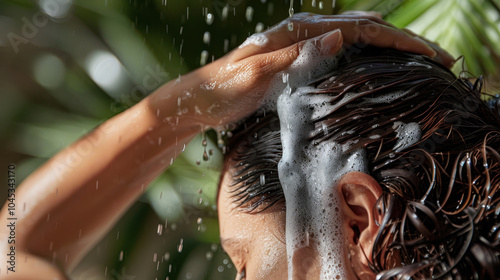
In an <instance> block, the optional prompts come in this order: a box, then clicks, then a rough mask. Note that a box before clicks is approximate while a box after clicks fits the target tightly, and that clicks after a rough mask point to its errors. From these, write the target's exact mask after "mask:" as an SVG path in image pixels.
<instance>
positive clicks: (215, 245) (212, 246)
mask: <svg viewBox="0 0 500 280" xmlns="http://www.w3.org/2000/svg"><path fill="white" fill-rule="evenodd" d="M217 247H218V246H217V244H212V245H211V246H210V249H212V251H213V252H215V251H217Z"/></svg>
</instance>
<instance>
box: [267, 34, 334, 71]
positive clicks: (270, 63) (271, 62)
mask: <svg viewBox="0 0 500 280" xmlns="http://www.w3.org/2000/svg"><path fill="white" fill-rule="evenodd" d="M343 42H344V40H343V36H342V32H341V31H340V30H339V29H336V30H333V31H330V32H328V33H326V34H323V35H320V36H317V37H315V38H311V39H309V40H304V41H300V42H298V43H295V44H293V45H291V46H288V47H285V48H283V49H280V50H277V51H274V52H270V53H266V54H261V55H259V56H258V59H259V61H260V63H261V65H260V69H262V71H263V72H262V74H263V75H274V74H276V73H278V72H280V71H283V70H286V69H287V68H288V67H289V66H290V65H291V64H292V63H293V62H294V61H296V60H297V58H298V57H299V55H301V53H303V52H311V51H312V52H314V54H313V53H308V54H305V55H313V56H315V57H332V55H335V54H337V53H338V52H340V51H341V49H342V45H343ZM306 45H307V46H306ZM311 46H314V48H311Z"/></svg>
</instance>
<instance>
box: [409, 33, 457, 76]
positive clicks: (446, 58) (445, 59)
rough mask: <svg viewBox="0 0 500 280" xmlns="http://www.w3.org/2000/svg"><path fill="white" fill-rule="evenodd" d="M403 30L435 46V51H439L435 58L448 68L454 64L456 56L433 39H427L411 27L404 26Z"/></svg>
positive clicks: (432, 46)
mask: <svg viewBox="0 0 500 280" xmlns="http://www.w3.org/2000/svg"><path fill="white" fill-rule="evenodd" d="M403 30H404V31H405V32H406V33H408V34H410V35H411V36H413V37H417V38H420V39H421V40H423V41H425V43H427V45H429V46H430V47H431V48H433V49H434V51H436V53H437V55H436V57H435V58H434V59H435V60H436V61H437V62H439V63H441V64H443V65H444V66H446V67H448V68H451V67H452V66H453V64H454V63H455V58H454V57H453V56H452V55H451V54H450V53H448V52H447V51H445V50H444V49H442V48H441V47H440V46H439V44H438V43H436V42H432V41H430V40H428V39H426V38H425V37H422V36H420V35H418V34H416V33H414V32H413V31H411V30H410V29H407V28H403Z"/></svg>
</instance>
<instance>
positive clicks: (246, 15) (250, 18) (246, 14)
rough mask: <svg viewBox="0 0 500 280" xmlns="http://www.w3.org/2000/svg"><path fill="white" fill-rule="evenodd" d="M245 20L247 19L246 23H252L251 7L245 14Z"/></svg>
mask: <svg viewBox="0 0 500 280" xmlns="http://www.w3.org/2000/svg"><path fill="white" fill-rule="evenodd" d="M245 18H246V19H247V21H248V22H252V19H253V7H251V6H248V7H247V10H246V12H245Z"/></svg>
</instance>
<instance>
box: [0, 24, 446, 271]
mask: <svg viewBox="0 0 500 280" xmlns="http://www.w3.org/2000/svg"><path fill="white" fill-rule="evenodd" d="M288 22H289V20H287V21H285V22H283V23H281V24H279V25H277V26H276V27H274V28H272V29H270V30H268V31H266V32H265V33H264V34H265V36H266V37H267V38H268V41H267V43H266V44H264V45H261V46H257V45H254V44H248V45H246V46H244V47H241V48H239V49H236V50H235V51H233V52H231V53H230V54H228V55H227V56H225V57H223V58H221V59H219V60H217V61H215V62H213V63H211V64H209V65H207V66H205V67H202V68H200V69H198V70H196V71H194V72H191V73H189V74H187V75H185V76H183V77H181V78H180V79H179V80H177V81H171V82H169V83H167V84H165V85H164V86H162V87H161V88H159V89H158V90H157V91H155V92H154V93H153V94H151V95H150V96H148V97H147V98H145V99H144V100H142V101H141V102H139V103H138V104H137V105H135V106H134V107H132V108H130V109H129V110H127V111H125V112H123V113H121V114H119V115H117V116H115V117H113V118H112V119H110V120H108V121H107V122H105V123H104V124H102V125H101V126H99V127H98V128H96V129H95V130H94V131H92V132H90V133H89V134H87V135H86V136H84V137H83V138H81V139H80V140H79V141H77V142H75V143H74V144H72V145H71V146H69V147H67V148H66V149H64V150H63V151H61V152H60V153H58V154H57V155H56V156H54V157H53V158H52V159H50V160H49V161H48V162H47V163H45V164H44V165H43V166H42V167H41V168H39V169H38V170H37V171H35V172H34V173H33V174H32V175H31V176H29V177H28V178H27V179H26V180H25V181H24V182H23V183H22V185H21V186H20V187H19V189H18V191H17V193H16V199H17V205H19V210H18V214H17V215H18V221H17V234H16V244H15V246H16V254H17V267H16V272H15V273H12V272H9V273H7V271H6V270H5V266H6V261H7V260H6V259H5V258H6V256H5V254H3V253H2V254H1V255H0V277H1V278H2V279H4V278H3V277H5V278H6V279H41V278H40V277H41V275H43V276H44V277H47V279H53V278H58V279H64V277H65V276H64V274H63V273H62V272H60V271H59V270H58V269H57V268H56V267H59V269H61V270H62V271H69V270H71V269H72V268H73V267H74V266H75V265H76V264H77V263H78V261H79V260H80V259H81V258H82V257H83V256H84V254H85V253H86V252H87V251H88V250H89V249H90V248H91V247H92V246H93V245H95V243H96V242H98V241H99V240H100V239H101V238H102V237H103V236H104V234H105V233H106V232H107V231H108V230H109V229H110V228H111V227H112V226H113V224H114V223H115V222H116V221H117V220H118V219H119V218H120V217H121V215H122V214H123V213H124V212H125V211H126V210H127V209H128V208H129V207H130V206H131V204H132V203H133V202H134V201H135V200H136V199H137V198H138V197H139V196H140V195H141V194H142V192H143V190H144V189H145V188H146V187H147V185H148V184H149V183H150V182H151V181H152V180H153V179H154V178H155V177H156V176H158V175H159V174H160V173H161V172H162V171H164V170H165V169H166V168H167V167H168V166H169V164H170V162H171V160H173V159H175V157H176V156H177V155H178V154H179V153H180V152H181V150H182V147H183V145H184V144H185V143H187V142H188V141H189V140H190V139H191V138H192V137H194V136H195V135H196V134H197V133H199V132H201V131H202V130H204V129H206V128H209V127H216V126H220V125H225V124H229V123H233V122H235V121H238V120H240V119H241V118H244V117H246V116H248V115H250V114H251V113H252V112H254V111H255V110H256V109H257V108H258V107H259V105H260V103H261V101H262V98H263V96H264V95H263V94H262V93H264V92H266V91H267V89H268V88H269V85H270V83H271V80H272V78H273V77H274V76H275V75H276V74H277V73H279V72H281V71H284V70H286V69H287V67H288V66H290V65H291V64H292V63H293V61H295V59H296V58H297V56H298V55H299V54H300V51H301V48H302V46H303V45H304V44H305V42H307V41H309V42H312V43H313V44H314V45H315V46H316V47H317V51H318V52H320V53H322V55H332V54H336V53H337V52H339V51H340V50H341V47H342V43H343V42H344V43H347V44H354V43H356V42H359V41H362V42H364V43H370V44H371V45H375V46H379V47H393V48H397V49H400V50H404V51H411V52H416V53H422V54H427V55H430V56H433V55H435V52H434V51H433V50H432V49H431V48H429V47H428V46H427V45H426V44H425V43H424V42H422V41H421V40H417V39H415V38H413V37H411V36H409V35H408V34H407V33H404V32H402V31H400V30H397V29H394V28H393V27H391V26H389V25H388V24H387V23H385V22H383V21H382V20H380V19H378V18H376V17H369V19H366V18H360V17H357V16H325V17H320V16H310V15H298V16H296V17H294V18H293V19H292V22H293V24H294V25H295V28H296V31H293V32H290V31H287V26H288ZM373 28H376V30H378V33H377V34H376V35H377V36H376V37H372V36H370V34H373ZM335 29H340V30H341V31H342V32H333V33H332V32H330V31H332V30H335ZM353 30H355V32H354V31H353ZM327 32H330V33H327ZM370 32H371V33H370ZM439 55H440V56H441V57H442V56H443V54H439ZM6 218H7V209H6V207H5V206H4V208H3V209H2V212H1V213H0V219H1V220H2V221H6ZM7 236H8V232H7V229H6V228H5V227H2V228H0V240H1V242H2V243H1V244H0V248H1V249H0V251H1V252H5V251H7V248H8V247H9V246H10V245H9V244H6V242H4V241H3V240H6V237H7Z"/></svg>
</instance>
